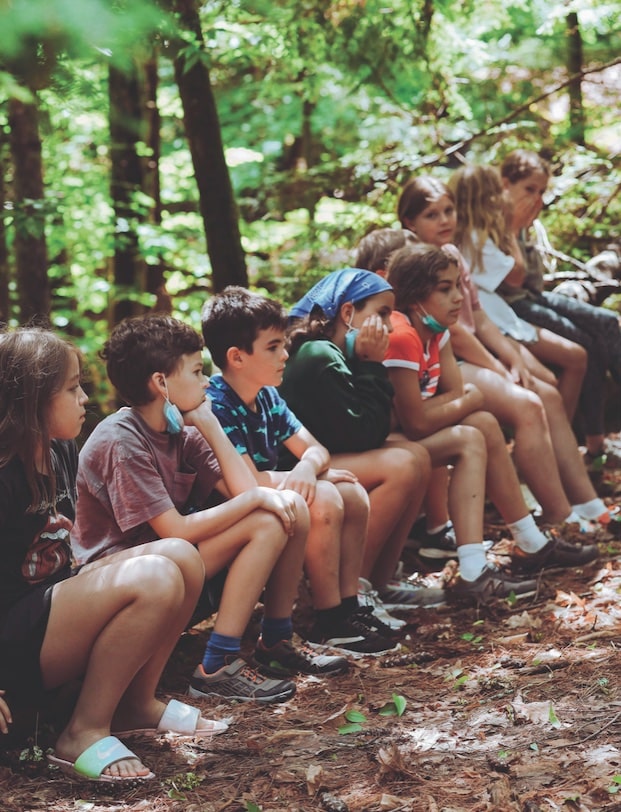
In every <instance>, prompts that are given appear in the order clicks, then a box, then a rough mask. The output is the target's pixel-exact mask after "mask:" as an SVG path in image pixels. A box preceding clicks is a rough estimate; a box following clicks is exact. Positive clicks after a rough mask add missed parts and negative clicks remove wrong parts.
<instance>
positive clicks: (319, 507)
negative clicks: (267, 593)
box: [304, 481, 345, 609]
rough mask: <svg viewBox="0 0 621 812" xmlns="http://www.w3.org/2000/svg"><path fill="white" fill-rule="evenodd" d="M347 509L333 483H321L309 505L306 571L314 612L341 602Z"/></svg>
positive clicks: (318, 484)
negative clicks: (344, 529) (343, 532)
mask: <svg viewBox="0 0 621 812" xmlns="http://www.w3.org/2000/svg"><path fill="white" fill-rule="evenodd" d="M344 513H345V508H344V505H343V500H342V499H341V495H340V494H339V492H338V491H337V489H336V488H335V486H334V485H333V484H332V483H331V482H321V481H320V482H318V483H317V489H316V491H315V499H314V500H313V503H312V504H311V506H310V530H309V533H308V539H307V542H306V556H305V558H304V568H305V570H306V576H307V578H308V580H309V583H310V588H311V593H312V596H313V606H314V607H315V609H330V608H332V607H334V606H338V605H339V604H340V602H341V590H340V586H339V580H340V565H341V549H340V548H341V532H342V527H343V519H344Z"/></svg>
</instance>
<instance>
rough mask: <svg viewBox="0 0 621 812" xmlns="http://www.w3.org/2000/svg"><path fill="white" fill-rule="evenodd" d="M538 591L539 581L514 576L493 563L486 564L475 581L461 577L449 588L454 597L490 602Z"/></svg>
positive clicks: (448, 593)
mask: <svg viewBox="0 0 621 812" xmlns="http://www.w3.org/2000/svg"><path fill="white" fill-rule="evenodd" d="M536 593H537V582H536V581H533V580H525V579H520V578H515V577H512V576H511V575H508V574H507V573H505V572H503V571H502V570H500V569H498V568H497V567H495V566H494V565H493V564H490V563H488V564H486V565H485V568H484V569H483V572H482V573H481V574H480V575H479V577H478V578H476V579H475V580H474V581H466V580H465V579H464V578H461V577H460V578H459V580H458V581H457V583H456V585H455V586H454V587H452V588H451V589H447V595H450V597H452V598H453V599H455V598H458V599H466V600H469V601H474V602H475V603H489V602H490V601H492V600H494V599H498V598H511V597H514V598H526V597H531V596H533V595H535V594H536Z"/></svg>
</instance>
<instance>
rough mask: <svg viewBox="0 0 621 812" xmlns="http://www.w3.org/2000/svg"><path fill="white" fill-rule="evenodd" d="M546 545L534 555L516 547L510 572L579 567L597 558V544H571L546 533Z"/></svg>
mask: <svg viewBox="0 0 621 812" xmlns="http://www.w3.org/2000/svg"><path fill="white" fill-rule="evenodd" d="M546 536H547V538H548V543H547V544H546V545H545V546H544V547H542V548H541V550H538V551H537V552H536V553H525V552H524V551H523V550H521V549H520V548H519V547H518V546H517V545H516V546H514V548H513V553H512V556H511V571H512V572H516V573H520V572H524V573H531V572H540V571H541V570H543V569H553V568H555V567H557V568H560V567H581V566H582V565H583V564H588V563H589V561H595V559H596V558H599V548H598V546H597V544H573V543H572V542H570V541H565V539H562V538H559V537H558V536H552V535H550V534H548V533H546Z"/></svg>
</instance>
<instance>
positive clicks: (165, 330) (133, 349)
mask: <svg viewBox="0 0 621 812" xmlns="http://www.w3.org/2000/svg"><path fill="white" fill-rule="evenodd" d="M202 349H203V340H202V338H201V337H200V335H199V334H198V333H197V332H196V330H194V329H193V328H192V327H190V326H189V325H187V324H185V323H184V322H182V321H179V320H178V319H174V318H173V317H172V316H168V315H165V314H149V315H147V316H138V317H135V318H129V319H125V320H124V321H122V322H120V324H117V325H116V327H115V328H114V329H113V331H112V333H111V334H110V338H109V339H108V340H107V341H106V343H105V344H104V347H103V349H102V351H101V353H100V355H101V357H102V358H103V360H104V361H105V362H106V368H107V371H108V377H109V378H110V380H111V382H112V384H113V385H114V387H115V388H116V390H117V391H118V393H119V395H120V396H121V397H122V398H123V400H124V401H125V402H126V403H129V405H130V406H145V405H146V404H147V403H149V402H150V401H152V400H153V398H154V396H153V395H152V394H151V392H150V391H149V386H148V384H149V379H150V378H151V375H153V373H154V372H161V373H163V374H164V375H171V374H172V373H173V372H174V371H175V370H176V369H177V368H178V366H179V364H180V362H181V359H182V357H183V356H184V355H192V354H193V353H195V352H200V351H201V350H202Z"/></svg>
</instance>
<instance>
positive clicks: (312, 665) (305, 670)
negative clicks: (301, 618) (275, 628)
mask: <svg viewBox="0 0 621 812" xmlns="http://www.w3.org/2000/svg"><path fill="white" fill-rule="evenodd" d="M254 659H255V660H256V662H257V664H258V665H259V669H260V671H261V672H262V673H264V674H267V675H268V676H270V677H292V676H294V675H295V674H314V675H316V676H318V677H320V676H329V675H331V674H343V673H344V672H345V671H347V669H348V668H349V663H348V662H347V660H346V659H345V657H340V656H336V655H330V654H318V653H316V652H314V651H313V650H312V649H311V648H310V647H308V646H304V645H302V646H294V645H293V643H292V642H291V640H281V641H280V642H279V643H277V644H276V645H275V646H272V648H266V647H265V646H264V645H263V640H262V639H261V638H259V641H258V642H257V647H256V649H255V652H254Z"/></svg>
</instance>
